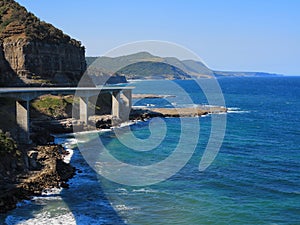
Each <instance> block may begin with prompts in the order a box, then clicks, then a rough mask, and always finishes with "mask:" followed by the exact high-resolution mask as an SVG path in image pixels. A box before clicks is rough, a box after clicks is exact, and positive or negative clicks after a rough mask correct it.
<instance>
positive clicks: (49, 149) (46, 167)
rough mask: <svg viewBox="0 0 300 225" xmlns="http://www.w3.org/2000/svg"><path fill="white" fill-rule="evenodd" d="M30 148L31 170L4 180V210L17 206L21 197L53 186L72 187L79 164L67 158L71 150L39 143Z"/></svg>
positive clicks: (0, 203)
mask: <svg viewBox="0 0 300 225" xmlns="http://www.w3.org/2000/svg"><path fill="white" fill-rule="evenodd" d="M30 149H31V150H30V151H28V161H27V166H28V170H27V171H26V172H25V171H23V172H22V173H15V174H13V173H12V174H10V175H9V176H7V177H6V178H5V179H1V180H0V187H1V188H0V213H5V212H7V211H9V210H12V209H14V208H16V205H17V203H18V202H19V201H21V200H28V199H30V198H31V197H32V196H34V195H35V196H37V195H41V194H42V191H44V190H47V189H51V188H68V184H67V183H66V182H67V181H68V180H69V179H70V178H72V177H73V176H74V175H75V168H74V167H72V166H71V165H70V164H67V163H65V162H64V155H67V154H68V152H67V151H65V150H64V149H63V148H62V147H61V146H58V145H47V146H36V147H32V148H30Z"/></svg>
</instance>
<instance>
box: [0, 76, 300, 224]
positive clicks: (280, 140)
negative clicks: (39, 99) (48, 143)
mask: <svg viewBox="0 0 300 225" xmlns="http://www.w3.org/2000/svg"><path fill="white" fill-rule="evenodd" d="M207 82H209V81H207ZM171 83H173V81H147V82H136V83H133V84H131V85H134V86H136V89H135V92H136V93H157V94H173V95H176V97H169V98H166V99H146V100H142V101H135V105H138V106H142V105H147V104H151V106H153V107H173V106H174V105H176V106H178V107H181V106H191V105H193V104H199V103H201V104H207V100H206V98H205V96H204V95H203V93H202V92H201V90H200V89H199V88H198V87H197V85H196V84H195V83H194V82H193V81H176V84H178V85H179V86H181V87H182V88H183V89H184V90H185V92H186V93H188V95H189V96H190V98H191V99H192V100H193V102H188V105H186V103H187V99H186V96H183V95H181V93H180V92H176V93H173V92H172V89H171V88H170V87H171V86H172V84H171ZM219 83H220V86H221V88H222V91H223V94H224V97H225V101H226V106H227V107H229V108H230V110H229V113H228V114H227V128H226V134H225V138H224V141H223V144H222V147H221V148H220V151H219V153H218V155H217V157H216V158H215V160H214V161H213V163H212V164H211V165H210V167H208V168H207V169H206V170H205V171H203V172H200V171H199V170H198V166H199V162H200V160H201V158H202V157H203V152H204V150H205V146H206V144H207V142H208V138H209V134H210V130H211V116H206V117H201V118H187V119H186V120H185V123H186V124H187V126H188V129H189V132H190V136H191V137H192V136H193V135H197V130H195V129H194V128H195V124H196V123H198V122H200V127H201V129H200V135H199V140H198V144H197V146H196V148H195V151H194V152H193V154H192V156H191V158H190V160H189V161H188V163H187V164H186V165H185V166H184V167H183V168H182V169H181V170H180V171H179V172H178V173H176V174H175V175H173V176H171V177H170V178H169V179H167V180H165V181H163V182H160V183H157V184H154V185H149V186H137V187H131V186H126V185H121V184H117V183H114V182H111V181H109V180H108V179H106V178H103V177H102V176H98V175H97V174H96V173H95V172H94V171H93V170H92V169H91V168H90V167H89V166H88V165H87V164H86V162H85V161H84V160H83V158H82V156H81V155H80V152H79V151H78V150H76V149H75V150H74V155H73V158H72V161H73V163H74V165H75V166H76V167H77V168H79V169H80V170H81V171H80V172H81V173H78V174H77V175H76V177H75V178H74V179H72V180H71V181H70V183H71V188H70V189H69V190H64V191H62V192H58V193H56V194H52V195H45V196H43V197H39V198H35V199H34V201H33V202H31V203H28V202H25V203H23V206H22V205H21V206H20V207H19V208H18V209H16V210H14V211H12V212H10V213H9V214H8V215H6V218H4V219H3V221H6V223H7V224H17V223H21V222H20V221H23V222H22V224H36V223H37V221H38V222H39V224H49V223H50V224H51V223H52V224H59V223H62V224H76V223H77V224H141V225H144V224H145V225H146V224H149V225H150V224H183V225H184V224H189V225H190V224H192V225H193V224H299V223H300V150H299V149H300V148H299V147H300V130H299V126H300V117H299V115H300V104H299V99H300V78H299V77H277V78H226V79H225V78H224V79H219ZM173 84H174V83H173ZM164 121H165V124H166V127H167V135H166V136H165V138H164V140H163V141H162V142H161V143H158V145H157V147H155V148H153V149H152V150H151V151H145V152H139V151H133V150H132V149H130V148H128V147H126V146H124V145H123V144H122V143H121V142H120V140H118V138H116V135H115V134H114V132H112V131H109V132H104V133H101V134H100V135H99V137H100V140H101V141H102V143H104V146H105V147H106V148H107V149H108V150H109V151H110V153H111V154H112V155H113V156H114V157H115V158H117V159H118V160H120V161H122V162H125V163H128V164H132V165H136V166H145V165H151V164H153V163H157V162H160V161H162V160H164V159H166V158H167V157H168V156H169V155H170V154H172V153H173V151H174V148H175V147H176V146H177V144H178V141H179V137H180V132H182V131H181V126H180V123H181V122H182V121H180V119H179V118H165V119H164ZM152 122H153V121H152ZM150 123H151V121H146V122H140V123H137V124H135V125H132V126H130V128H131V130H132V132H133V133H134V134H135V135H136V136H137V137H138V138H140V139H147V138H149V137H150V135H151V132H150V130H149V124H150ZM155 123H156V122H155V121H154V122H153V124H152V125H153V127H152V128H153V131H157V132H158V131H159V130H160V126H155ZM122 135H126V131H124V132H123V133H122ZM92 136H93V135H88V136H85V138H87V140H88V142H87V143H88V144H89V145H88V146H89V147H90V148H91V149H93V150H94V151H93V152H94V153H93V157H95V158H97V157H102V156H103V155H102V152H101V151H102V150H101V149H100V148H99V145H97V142H95V139H89V138H91V137H92ZM97 138H98V136H97ZM71 140H72V139H71ZM58 141H67V140H66V139H58ZM69 141H70V140H69ZM183 143H184V145H183V146H184V147H183V148H184V149H183V151H189V150H190V149H191V148H193V145H192V144H191V141H190V140H189V139H188V138H187V139H185V140H183ZM120 169H122V168H120ZM130 176H131V174H128V179H130ZM125 179H127V177H126V176H125Z"/></svg>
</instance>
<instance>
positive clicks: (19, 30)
mask: <svg viewBox="0 0 300 225" xmlns="http://www.w3.org/2000/svg"><path fill="white" fill-rule="evenodd" d="M21 38H23V39H26V40H42V41H48V42H54V43H71V44H73V45H75V46H78V47H81V42H80V41H77V40H74V39H72V38H70V36H68V35H66V34H64V33H63V32H62V31H61V30H59V29H57V28H55V27H54V26H53V25H51V24H49V23H46V22H44V21H41V20H40V19H39V18H37V17H36V16H35V15H34V14H33V13H31V12H28V11H27V10H26V8H24V7H23V6H21V5H20V4H18V3H17V2H15V1H14V0H1V1H0V40H1V41H3V40H4V39H12V40H16V39H21Z"/></svg>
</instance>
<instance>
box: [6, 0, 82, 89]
mask: <svg viewBox="0 0 300 225" xmlns="http://www.w3.org/2000/svg"><path fill="white" fill-rule="evenodd" d="M0 43H1V46H0V66H1V69H0V73H1V74H0V85H1V86H9V85H10V86H11V85H13V86H25V85H34V86H51V85H55V86H62V85H63V86H76V85H77V83H78V81H79V80H80V78H81V76H82V75H83V73H84V72H85V70H86V62H85V49H84V47H83V46H82V45H81V43H80V42H79V41H76V40H74V39H71V38H70V37H69V36H68V35H66V34H64V33H63V32H62V31H61V30H59V29H56V28H55V27H53V26H52V25H51V24H48V23H45V22H43V21H40V20H39V19H38V18H37V17H35V16H34V15H33V14H32V13H29V12H27V10H26V9H25V8H24V7H22V6H20V5H19V4H18V3H16V2H15V1H13V0H3V1H1V3H0ZM8 77H9V78H10V79H8Z"/></svg>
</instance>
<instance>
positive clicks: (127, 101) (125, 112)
mask: <svg viewBox="0 0 300 225" xmlns="http://www.w3.org/2000/svg"><path fill="white" fill-rule="evenodd" d="M122 93H123V96H122V97H123V98H122V100H123V102H122V113H121V115H120V116H121V119H122V120H123V121H126V120H128V119H129V114H130V111H131V106H132V91H131V90H123V91H122Z"/></svg>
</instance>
